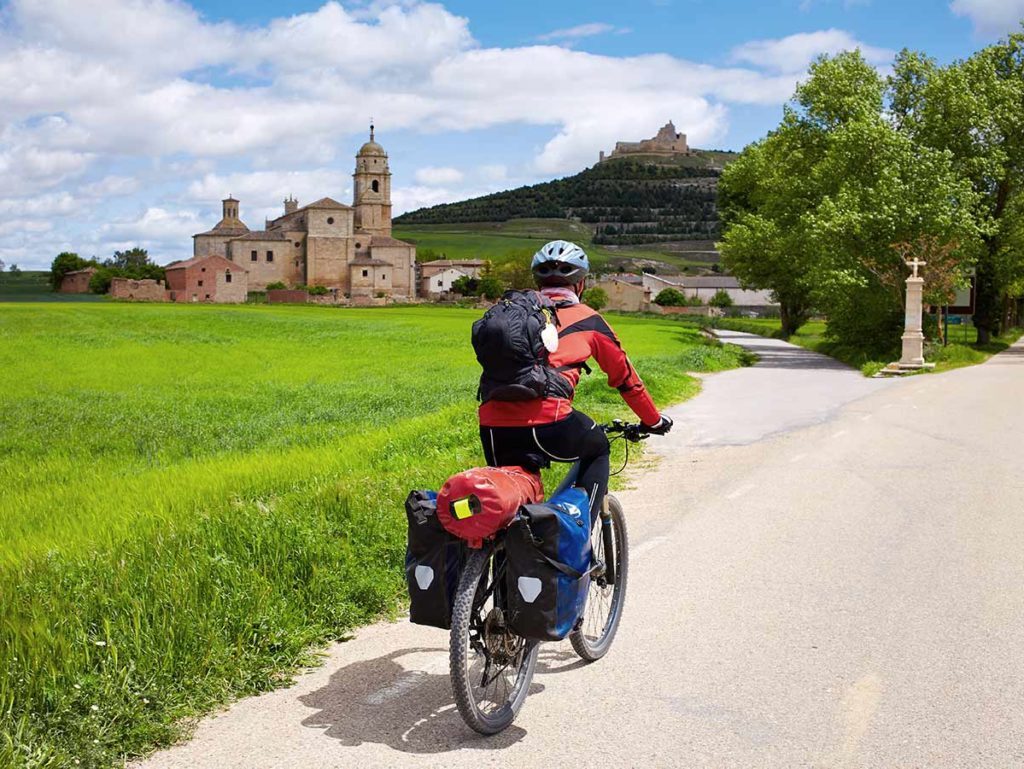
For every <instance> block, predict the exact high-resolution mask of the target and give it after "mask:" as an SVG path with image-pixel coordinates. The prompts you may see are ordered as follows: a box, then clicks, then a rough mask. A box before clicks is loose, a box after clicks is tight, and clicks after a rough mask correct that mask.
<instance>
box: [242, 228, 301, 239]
mask: <svg viewBox="0 0 1024 769" xmlns="http://www.w3.org/2000/svg"><path fill="white" fill-rule="evenodd" d="M235 240H288V238H287V237H285V234H284V232H281V231H278V230H273V231H272V230H252V231H251V232H246V233H245V234H244V235H241V236H239V237H237V238H235Z"/></svg>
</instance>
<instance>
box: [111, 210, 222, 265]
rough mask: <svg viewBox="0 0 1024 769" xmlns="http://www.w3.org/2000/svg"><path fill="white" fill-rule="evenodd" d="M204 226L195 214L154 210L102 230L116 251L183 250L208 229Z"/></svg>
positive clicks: (114, 223)
mask: <svg viewBox="0 0 1024 769" xmlns="http://www.w3.org/2000/svg"><path fill="white" fill-rule="evenodd" d="M204 224H205V222H204V221H203V220H202V219H200V218H199V216H197V214H196V212H195V211H189V210H179V211H169V210H167V209H164V208H159V207H152V208H147V209H146V210H145V212H144V213H143V214H142V215H141V216H138V217H135V218H133V219H122V220H119V221H114V222H110V223H109V224H105V225H104V226H103V227H102V228H101V229H100V235H101V238H102V240H103V241H104V242H105V243H106V244H108V246H109V247H110V248H111V249H113V250H116V249H118V248H125V247H131V246H142V247H144V248H149V249H154V248H156V249H161V248H164V247H167V246H170V247H173V248H180V247H181V244H183V243H191V240H192V236H193V235H194V234H195V233H197V232H201V231H203V230H204V229H208V226H204ZM154 256H155V257H156V256H157V255H154Z"/></svg>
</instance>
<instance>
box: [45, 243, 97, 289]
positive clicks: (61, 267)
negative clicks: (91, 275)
mask: <svg viewBox="0 0 1024 769" xmlns="http://www.w3.org/2000/svg"><path fill="white" fill-rule="evenodd" d="M90 264H91V262H88V261H86V260H85V259H83V258H82V257H80V256H79V255H78V254H76V253H73V252H71V251H62V252H61V253H59V254H57V256H56V257H55V258H54V260H53V262H52V263H51V264H50V286H51V287H52V288H53V290H54V291H58V290H59V289H60V284H61V281H63V280H64V276H65V275H67V274H68V273H69V272H73V271H75V270H83V269H85V268H86V267H88V266H89V265H90Z"/></svg>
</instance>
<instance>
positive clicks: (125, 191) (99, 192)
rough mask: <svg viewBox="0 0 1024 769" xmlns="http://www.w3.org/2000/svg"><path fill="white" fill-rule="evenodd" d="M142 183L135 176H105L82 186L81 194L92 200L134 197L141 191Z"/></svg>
mask: <svg viewBox="0 0 1024 769" xmlns="http://www.w3.org/2000/svg"><path fill="white" fill-rule="evenodd" d="M140 186H141V185H140V182H139V180H138V179H137V178H135V177H133V176H117V175H110V176H104V177H103V178H102V179H99V180H98V181H95V182H92V183H91V184H86V185H84V186H82V187H81V188H80V189H79V190H78V191H79V193H80V194H82V195H84V196H86V197H90V198H101V199H102V198H116V197H123V196H124V195H132V194H134V193H136V192H138V191H139V188H140Z"/></svg>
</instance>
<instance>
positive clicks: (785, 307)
mask: <svg viewBox="0 0 1024 769" xmlns="http://www.w3.org/2000/svg"><path fill="white" fill-rule="evenodd" d="M819 143H820V139H819V137H817V136H815V135H814V134H813V133H811V132H809V131H808V130H806V129H805V128H804V127H802V126H801V125H800V124H799V122H798V121H797V118H796V115H795V114H794V113H793V112H792V111H787V113H786V115H785V117H784V119H783V122H782V125H781V126H780V127H779V128H778V129H777V130H776V131H774V132H772V133H771V134H769V135H768V136H767V137H766V138H765V139H762V140H761V141H760V142H757V143H755V144H752V145H750V146H749V147H747V148H746V149H745V150H744V151H743V153H742V154H741V155H740V156H739V158H738V159H737V160H735V161H734V162H733V163H731V164H730V165H729V166H727V167H726V168H725V171H724V172H723V173H722V179H721V182H720V183H719V211H720V216H721V217H722V224H723V228H724V234H723V237H722V242H721V243H720V244H719V247H720V250H721V252H722V263H723V265H724V267H725V268H726V269H727V270H729V271H730V272H731V273H732V274H733V275H735V276H736V277H737V278H738V279H739V281H740V284H741V285H742V286H743V287H744V288H762V289H769V290H770V291H771V292H772V295H773V297H774V300H775V301H777V302H778V303H779V313H780V316H781V321H782V334H783V336H785V337H787V338H788V337H789V336H790V335H792V334H793V333H795V332H796V330H797V329H798V328H800V326H802V325H803V324H804V323H805V322H806V321H807V319H808V318H810V315H811V306H812V298H811V293H812V288H813V285H814V282H813V278H812V275H811V268H812V265H813V262H814V259H815V252H814V249H813V248H812V247H811V244H810V242H809V237H808V232H807V228H806V225H805V222H804V219H803V218H804V216H805V215H806V214H807V213H808V212H809V211H810V210H811V208H812V205H813V202H814V200H815V199H816V195H815V192H814V190H813V177H812V176H811V173H810V172H811V168H812V167H813V163H814V159H815V157H816V156H817V155H818V154H820V150H819V149H818V147H817V145H818V144H819Z"/></svg>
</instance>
